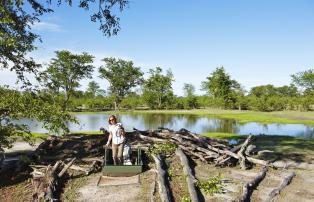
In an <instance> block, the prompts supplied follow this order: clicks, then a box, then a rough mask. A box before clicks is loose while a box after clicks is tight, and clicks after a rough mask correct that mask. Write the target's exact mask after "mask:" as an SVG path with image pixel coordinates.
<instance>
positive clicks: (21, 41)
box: [0, 0, 128, 85]
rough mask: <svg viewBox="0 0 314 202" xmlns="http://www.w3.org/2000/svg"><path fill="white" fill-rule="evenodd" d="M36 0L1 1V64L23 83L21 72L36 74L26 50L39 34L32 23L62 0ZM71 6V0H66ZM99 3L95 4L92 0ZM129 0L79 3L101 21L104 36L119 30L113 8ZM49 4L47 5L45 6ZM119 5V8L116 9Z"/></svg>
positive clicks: (123, 6) (94, 19)
mask: <svg viewBox="0 0 314 202" xmlns="http://www.w3.org/2000/svg"><path fill="white" fill-rule="evenodd" d="M43 2H45V3H42V2H39V1H38V0H24V1H22V0H16V1H12V0H8V1H1V4H0V39H1V40H0V67H2V68H6V69H10V70H11V71H15V72H16V74H17V76H18V78H19V79H20V80H22V81H23V82H24V84H27V85H31V83H30V82H29V81H28V80H27V79H26V78H25V77H24V73H26V72H31V73H35V74H36V75H37V73H38V68H39V67H40V65H39V64H36V62H35V61H34V59H33V58H31V57H27V53H29V52H31V51H33V50H35V49H36V47H35V45H34V42H35V41H36V40H37V39H39V40H40V38H39V36H38V35H37V34H35V33H34V32H32V30H31V25H33V24H34V23H37V22H39V21H40V19H39V17H40V16H42V15H43V14H46V13H50V12H53V10H52V9H51V7H52V4H53V3H55V2H57V6H59V5H60V4H61V3H62V2H63V1H61V0H60V1H51V0H50V1H43ZM65 2H66V3H67V4H68V5H69V6H72V0H67V1H65ZM96 3H97V4H98V5H97V6H94V5H92V4H96ZM127 5H128V0H115V1H112V0H98V1H90V0H81V1H79V3H78V4H77V6H78V7H80V8H83V9H85V10H90V8H96V10H93V11H92V14H91V21H93V22H96V21H98V22H99V23H100V27H99V29H100V30H101V31H102V32H103V33H104V35H106V36H111V35H116V34H117V33H118V31H119V30H120V25H119V18H118V17H117V16H116V15H115V14H114V13H113V11H118V10H119V11H120V12H121V11H123V10H124V8H125V7H126V6H127ZM48 7H49V8H48ZM116 7H118V9H116Z"/></svg>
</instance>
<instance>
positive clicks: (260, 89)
mask: <svg viewBox="0 0 314 202" xmlns="http://www.w3.org/2000/svg"><path fill="white" fill-rule="evenodd" d="M249 94H250V95H254V96H256V97H262V96H266V97H269V96H274V95H277V92H276V88H275V87H274V86H273V85H271V84H268V85H263V86H255V87H253V88H252V89H251V91H250V93H249Z"/></svg>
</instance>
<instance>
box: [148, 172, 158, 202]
mask: <svg viewBox="0 0 314 202" xmlns="http://www.w3.org/2000/svg"><path fill="white" fill-rule="evenodd" d="M154 173H155V174H154V175H155V176H154V181H153V183H152V184H151V189H150V190H151V191H150V202H155V201H156V200H155V198H156V197H155V193H156V180H157V173H156V172H154Z"/></svg>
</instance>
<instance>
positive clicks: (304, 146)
mask: <svg viewBox="0 0 314 202" xmlns="http://www.w3.org/2000/svg"><path fill="white" fill-rule="evenodd" d="M201 135H203V136H206V137H211V138H218V139H227V140H230V139H237V140H239V141H244V140H245V139H246V137H247V135H238V134H234V133H216V132H213V133H203V134H201ZM252 144H254V145H256V146H257V147H258V150H271V151H274V152H276V153H280V155H281V156H286V158H288V157H289V158H292V157H293V158H296V159H295V160H301V159H304V157H305V156H309V155H312V156H313V155H314V140H313V139H302V138H298V137H292V136H277V135H257V136H254V138H253V141H252ZM292 154H293V155H292ZM298 158H299V159H298Z"/></svg>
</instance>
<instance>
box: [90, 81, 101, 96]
mask: <svg viewBox="0 0 314 202" xmlns="http://www.w3.org/2000/svg"><path fill="white" fill-rule="evenodd" d="M99 90H100V86H99V85H98V83H96V82H95V81H91V82H89V83H88V86H87V92H88V93H91V94H92V96H93V97H95V96H96V95H97V93H98V92H99Z"/></svg>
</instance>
